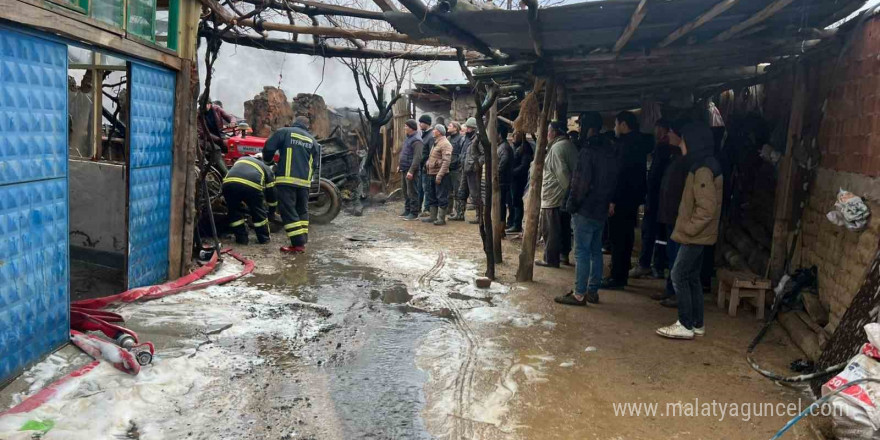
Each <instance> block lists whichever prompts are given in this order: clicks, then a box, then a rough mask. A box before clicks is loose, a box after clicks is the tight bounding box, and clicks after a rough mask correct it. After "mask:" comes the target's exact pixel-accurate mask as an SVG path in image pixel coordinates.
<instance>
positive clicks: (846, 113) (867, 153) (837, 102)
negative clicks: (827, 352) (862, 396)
mask: <svg viewBox="0 0 880 440" xmlns="http://www.w3.org/2000/svg"><path fill="white" fill-rule="evenodd" d="M836 57H837V55H836V54H834V55H832V56H830V57H829V58H827V59H825V60H822V61H820V62H819V63H814V64H813V65H812V66H811V69H810V76H809V82H810V83H811V84H810V85H811V88H813V89H818V88H820V87H819V86H820V84H821V85H828V84H829V82H831V83H830V84H831V86H832V87H833V88H832V89H831V92H830V94H829V96H828V102H827V107H826V113H825V117H824V119H822V122H821V126H820V129H819V137H818V145H819V149H820V151H821V153H822V160H821V162H820V168H819V170H818V173H817V178H816V182H815V184H814V186H813V189H812V191H811V194H810V199H809V201H808V204H807V208H806V211H805V212H804V218H803V222H804V229H803V235H802V243H801V248H800V252H799V255H798V256H797V257H796V260H795V262H794V263H795V265H797V264H798V263H800V266H801V267H809V266H811V265H816V266H817V267H818V268H819V298H820V299H821V301H822V303H823V304H824V305H825V307H826V308H827V309H828V310H829V312H830V319H829V324H828V326H827V329H828V330H829V331H833V330H834V329H835V328H837V325H838V323H839V321H840V318H841V317H842V316H843V313H844V312H845V311H846V309H847V308H848V307H849V305H850V303H851V302H852V299H853V297H854V296H855V294H856V293H857V292H858V290H859V287H861V285H862V283H863V282H864V279H865V270H866V269H867V267H868V264H869V263H870V262H871V260H872V259H873V257H874V253H875V252H876V250H877V246H878V241H880V178H877V177H878V176H880V19H873V20H871V21H869V22H868V23H866V24H865V27H864V28H863V29H862V30H861V34H860V35H855V38H854V40H853V43H852V47H850V49H849V52H848V53H847V54H846V56H845V57H844V58H843V60H841V62H838V60H837V58H836ZM834 66H839V71H838V72H836V77H835V76H834V75H835V73H834ZM832 81H833V82H832ZM814 97H815V98H817V99H816V100H814V101H811V102H810V103H809V105H810V106H815V107H813V108H814V109H818V108H820V107H821V105H822V103H821V102H816V101H817V100H818V96H815V95H814ZM840 188H843V189H846V190H848V191H852V192H853V193H855V194H856V195H858V196H861V197H862V198H863V199H865V201H866V202H867V203H868V206H869V207H870V209H871V211H872V213H873V215H872V216H871V221H870V223H869V226H868V228H867V229H866V230H865V231H863V232H858V233H856V232H850V231H849V230H847V229H846V228H842V227H839V226H835V225H834V224H832V223H831V222H829V221H828V220H827V219H826V218H825V215H826V213H827V212H828V211H830V210H832V209H833V207H834V202H835V200H836V197H837V192H838V191H839V189H840Z"/></svg>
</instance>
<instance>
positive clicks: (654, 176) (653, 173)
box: [629, 118, 671, 278]
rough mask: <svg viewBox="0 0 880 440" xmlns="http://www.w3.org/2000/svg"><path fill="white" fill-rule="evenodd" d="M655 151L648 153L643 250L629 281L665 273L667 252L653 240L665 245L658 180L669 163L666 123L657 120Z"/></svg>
mask: <svg viewBox="0 0 880 440" xmlns="http://www.w3.org/2000/svg"><path fill="white" fill-rule="evenodd" d="M654 139H655V140H656V144H654V151H652V152H651V169H650V170H648V191H647V196H646V197H645V216H644V217H643V218H642V228H641V230H642V250H641V252H640V254H639V264H638V265H637V266H636V267H634V268H632V270H630V271H629V276H630V278H641V277H643V276H646V275H648V274H651V273H652V272H653V275H654V278H663V274H664V272H665V271H666V252H665V249H661V245H659V244H656V243H655V241H659V242H665V241H666V237H665V235H664V233H663V232H664V231H662V230H661V229H660V227H659V224H658V223H657V209H658V205H659V204H660V181H661V180H662V179H663V173H664V172H665V171H666V167H668V166H669V163H670V154H671V153H670V149H669V148H670V147H669V121H668V120H666V119H663V118H661V119H658V120H657V122H655V123H654Z"/></svg>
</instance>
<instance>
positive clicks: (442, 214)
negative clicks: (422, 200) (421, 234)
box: [434, 208, 446, 226]
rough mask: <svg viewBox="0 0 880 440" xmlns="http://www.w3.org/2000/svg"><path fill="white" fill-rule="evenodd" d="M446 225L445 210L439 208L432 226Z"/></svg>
mask: <svg viewBox="0 0 880 440" xmlns="http://www.w3.org/2000/svg"><path fill="white" fill-rule="evenodd" d="M445 224H446V208H440V212H439V213H438V214H437V220H434V226H443V225H445Z"/></svg>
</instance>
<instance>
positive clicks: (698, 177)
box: [657, 122, 724, 339]
mask: <svg viewBox="0 0 880 440" xmlns="http://www.w3.org/2000/svg"><path fill="white" fill-rule="evenodd" d="M714 145H715V141H714V139H713V136H712V130H711V129H710V128H709V126H708V125H706V123H704V122H692V123H690V124H688V125H685V126H684V128H683V129H682V135H681V143H680V144H679V147H680V148H681V153H682V154H683V155H684V157H685V159H686V160H687V163H688V169H689V170H690V171H689V172H688V176H687V180H685V184H684V192H682V195H681V204H679V206H678V218H677V219H676V220H675V229H674V230H673V232H672V239H673V240H675V242H677V243H679V244H681V248H679V250H678V256H676V258H675V265H674V266H673V267H672V275H671V276H672V285H673V287H675V294H676V296H677V297H678V321H676V322H675V324H672V325H670V326H668V327H662V328H659V329H657V334H659V335H660V336H663V337H666V338H673V339H693V338H694V336H695V335H696V336H703V335H705V334H706V330H705V326H704V323H703V288H702V287H701V286H700V267H701V266H702V262H703V252H705V251H706V249H707V248H708V247H709V246H712V245H714V244H715V242H716V241H718V224H719V221H720V219H721V201H722V198H723V188H724V178H723V176H722V175H721V164H720V163H719V162H718V160H717V159H716V158H715V155H714Z"/></svg>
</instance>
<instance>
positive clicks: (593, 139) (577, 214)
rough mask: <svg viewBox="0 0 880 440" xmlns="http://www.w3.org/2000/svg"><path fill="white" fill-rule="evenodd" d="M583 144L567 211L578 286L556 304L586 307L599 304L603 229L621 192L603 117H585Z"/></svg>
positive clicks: (615, 153) (617, 164)
mask: <svg viewBox="0 0 880 440" xmlns="http://www.w3.org/2000/svg"><path fill="white" fill-rule="evenodd" d="M580 122H581V133H582V142H581V145H582V146H581V149H580V151H579V153H578V162H577V166H576V167H575V170H574V174H573V175H572V179H571V190H570V192H569V197H568V200H567V202H566V211H568V212H569V213H572V214H573V220H574V240H575V251H574V252H575V260H576V264H575V266H576V268H575V286H574V290H573V291H571V292H569V293H568V294H567V295H564V296H560V297H557V298H556V299H555V301H556V302H558V303H560V304H569V305H576V306H584V305H586V303H587V302H590V303H594V304H595V303H598V302H599V285H600V284H601V282H602V270H603V261H602V229H603V228H604V227H605V220H606V219H607V218H608V210H609V208H610V206H611V199H612V196H613V195H614V193H615V191H616V189H617V178H618V168H619V159H618V157H617V152H616V151H615V149H614V146H613V145H612V144H611V142H610V140H609V139H608V138H607V137H606V136H601V135H600V134H599V131H600V130H601V128H602V117H601V116H600V115H599V114H598V113H595V112H590V113H586V114H585V115H582V117H581V121H580Z"/></svg>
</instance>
